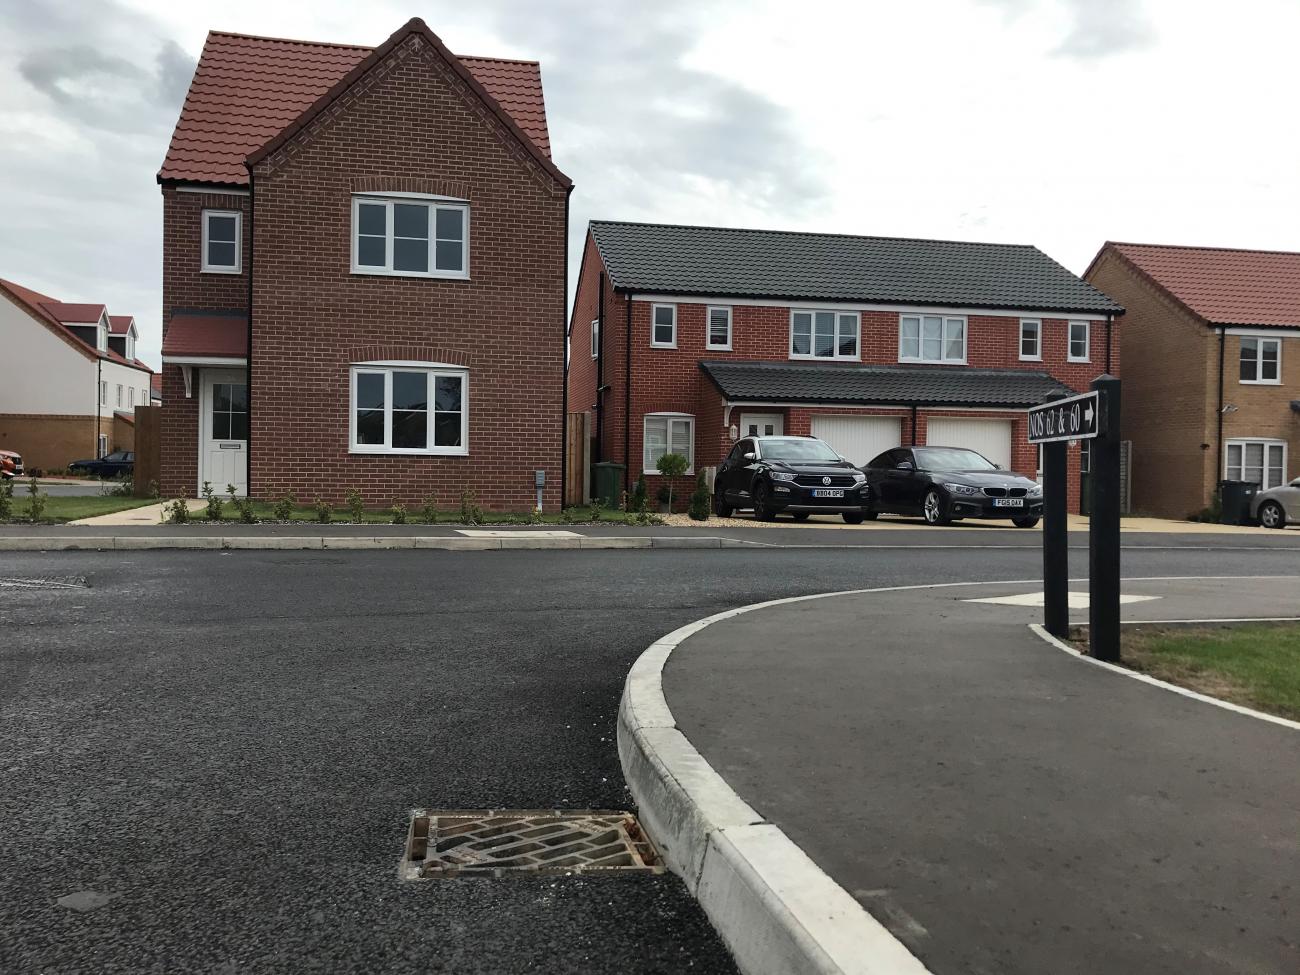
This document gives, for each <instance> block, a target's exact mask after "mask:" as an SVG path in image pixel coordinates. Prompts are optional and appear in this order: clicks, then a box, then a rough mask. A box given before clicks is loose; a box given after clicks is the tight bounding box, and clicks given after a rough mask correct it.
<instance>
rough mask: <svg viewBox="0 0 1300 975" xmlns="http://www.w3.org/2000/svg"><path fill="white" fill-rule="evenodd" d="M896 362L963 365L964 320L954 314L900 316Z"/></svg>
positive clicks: (964, 359) (964, 353) (964, 345)
mask: <svg viewBox="0 0 1300 975" xmlns="http://www.w3.org/2000/svg"><path fill="white" fill-rule="evenodd" d="M898 361H899V362H938V363H941V364H945V365H958V366H961V365H965V364H966V319H965V318H964V317H961V316H958V315H901V316H899V319H898Z"/></svg>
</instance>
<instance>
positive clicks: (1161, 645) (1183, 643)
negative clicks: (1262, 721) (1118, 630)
mask: <svg viewBox="0 0 1300 975" xmlns="http://www.w3.org/2000/svg"><path fill="white" fill-rule="evenodd" d="M1121 654H1122V659H1123V663H1124V665H1125V666H1127V667H1130V668H1132V669H1133V670H1137V671H1141V672H1142V673H1144V674H1150V675H1151V676H1152V677H1157V678H1159V679H1160V680H1163V681H1168V682H1169V683H1171V684H1177V685H1178V686H1180V687H1186V688H1188V689H1190V690H1193V691H1198V692H1200V693H1202V694H1208V695H1210V696H1211V697H1217V698H1221V699H1222V700H1225V701H1231V702H1232V703H1234V704H1241V705H1244V706H1246V707H1250V708H1255V709H1256V710H1259V711H1266V712H1268V713H1269V714H1276V715H1278V716H1279V717H1283V718H1291V719H1293V720H1300V624H1295V623H1289V624H1261V623H1254V624H1251V623H1240V624H1232V625H1223V626H1220V625H1215V626H1206V627H1199V626H1198V627H1131V628H1125V630H1124V633H1123V636H1122V638H1121Z"/></svg>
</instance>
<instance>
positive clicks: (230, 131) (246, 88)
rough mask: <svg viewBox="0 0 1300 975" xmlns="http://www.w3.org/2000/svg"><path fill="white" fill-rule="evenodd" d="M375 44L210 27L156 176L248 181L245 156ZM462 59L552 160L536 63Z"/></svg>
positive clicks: (242, 182)
mask: <svg viewBox="0 0 1300 975" xmlns="http://www.w3.org/2000/svg"><path fill="white" fill-rule="evenodd" d="M408 26H409V25H408ZM421 26H423V25H421ZM404 29H405V28H404ZM426 29H427V28H426ZM372 50H374V49H373V48H368V47H356V46H352V45H346V44H326V43H318V42H315V41H294V40H287V39H282V38H271V37H252V36H249V35H246V34H230V33H226V32H224V31H210V32H209V33H208V39H207V41H206V42H205V43H204V45H203V53H202V54H201V55H200V56H199V63H198V67H197V68H196V69H195V71H194V79H193V80H192V81H191V82H190V90H189V93H188V94H187V95H186V96H185V104H184V105H183V106H182V108H181V114H180V118H179V119H178V120H177V122H176V129H175V131H174V132H173V133H172V141H171V145H170V146H169V147H168V149H167V156H166V158H165V159H164V160H163V165H162V169H161V170H160V171H159V173H158V179H159V181H163V180H180V181H185V182H199V183H222V184H231V185H236V186H246V185H247V184H248V174H247V171H246V170H245V169H244V160H245V159H247V158H248V156H249V155H250V154H251V153H253V152H254V151H256V150H257V149H260V148H261V147H262V146H264V145H266V144H267V143H268V142H269V141H270V140H271V139H273V138H274V137H275V136H276V135H278V134H279V133H280V132H282V131H283V130H284V129H285V128H286V127H287V126H288V125H290V124H291V123H292V122H294V121H295V120H296V119H298V117H299V116H300V115H301V114H302V113H303V112H304V111H306V110H307V109H308V108H310V107H311V106H312V105H313V104H314V103H315V102H316V101H317V100H318V99H319V98H320V97H321V96H322V95H324V94H325V93H326V92H328V91H329V90H330V89H331V88H332V87H333V86H334V85H336V84H337V83H338V82H339V81H341V80H342V79H343V78H344V77H345V76H346V75H347V74H348V72H349V71H351V70H352V69H353V68H355V67H356V66H357V65H358V64H360V63H361V61H362V60H364V59H365V58H366V56H367V55H369V54H370V53H371V51H372ZM453 57H454V55H453ZM459 60H460V61H461V63H462V64H464V65H465V67H466V68H467V69H468V70H469V71H470V73H471V74H472V76H473V77H474V79H475V80H477V81H478V83H479V84H480V85H482V86H483V88H484V89H485V90H486V91H487V93H488V94H489V95H491V96H492V98H494V99H496V101H497V102H498V104H499V105H500V106H501V108H502V109H504V110H505V112H507V113H508V115H509V116H510V118H512V119H513V120H514V121H515V123H516V124H517V125H518V126H519V128H520V129H521V130H522V131H523V132H524V134H525V136H526V137H527V138H528V139H531V140H532V142H533V144H534V145H535V146H536V147H537V149H538V150H539V151H540V152H541V153H542V155H543V156H544V157H546V158H547V159H549V158H550V154H551V142H550V134H549V132H548V131H547V127H546V106H545V103H544V102H543V100H542V80H541V69H540V67H539V66H538V64H537V62H536V61H505V60H498V59H495V58H481V57H468V58H460V59H459Z"/></svg>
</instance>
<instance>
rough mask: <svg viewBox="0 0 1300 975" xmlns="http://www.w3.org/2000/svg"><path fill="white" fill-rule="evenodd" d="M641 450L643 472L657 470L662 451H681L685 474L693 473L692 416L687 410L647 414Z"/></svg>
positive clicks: (672, 452) (650, 472)
mask: <svg viewBox="0 0 1300 975" xmlns="http://www.w3.org/2000/svg"><path fill="white" fill-rule="evenodd" d="M642 452H643V454H644V470H645V473H647V474H658V473H659V459H660V458H661V457H663V455H664V454H681V455H682V456H683V457H685V458H686V473H687V474H693V473H695V417H693V416H691V415H690V414H687V413H647V414H646V417H645V436H644V438H643V439H642Z"/></svg>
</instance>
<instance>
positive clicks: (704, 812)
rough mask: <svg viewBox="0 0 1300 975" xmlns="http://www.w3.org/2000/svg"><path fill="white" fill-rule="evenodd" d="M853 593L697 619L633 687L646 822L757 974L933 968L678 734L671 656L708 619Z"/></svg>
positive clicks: (624, 754)
mask: <svg viewBox="0 0 1300 975" xmlns="http://www.w3.org/2000/svg"><path fill="white" fill-rule="evenodd" d="M897 588H899V589H928V588H932V587H930V586H900V587H897ZM857 591H859V592H861V591H867V590H857ZM847 594H848V593H820V594H816V595H812V596H796V597H792V598H788V599H774V600H769V601H767V602H763V603H755V604H753V605H750V606H742V607H739V608H737V609H732V610H727V611H725V612H722V613H717V614H715V615H713V616H709V617H707V618H705V619H702V620H697V621H696V622H694V623H688V624H687V625H686V626H683V627H680V628H678V629H676V630H674V631H673V632H672V633H669V634H668V635H667V636H665V637H663V638H662V639H660V640H658V641H656V642H655V643H653V644H651V646H650V647H648V648H647V649H646V650H645V652H643V653H642V654H641V656H640V657H639V658H638V659H637V661H636V663H635V664H633V666H632V669H631V671H630V672H629V673H628V677H627V682H626V683H625V684H624V686H623V697H622V700H621V701H620V702H619V712H618V733H617V738H618V754H619V760H620V761H621V762H622V765H623V774H624V776H625V777H626V779H627V782H628V787H629V788H630V789H631V791H632V795H633V797H634V798H635V799H636V802H637V807H638V811H639V814H640V817H641V823H642V825H643V826H644V827H645V828H646V831H647V832H648V833H649V835H650V836H651V838H652V839H653V840H654V841H655V843H656V844H657V845H658V847H659V850H660V853H661V854H662V855H663V857H664V861H665V863H666V864H667V865H668V867H669V869H671V870H672V871H673V872H674V873H676V874H677V875H678V876H680V877H681V878H682V879H683V880H684V881H685V882H686V886H687V887H688V888H689V889H690V891H691V893H692V894H693V895H694V896H695V898H696V899H697V900H698V901H699V902H700V905H701V906H702V907H703V908H704V911H705V913H706V914H707V915H708V916H709V920H710V921H712V923H713V926H714V927H715V928H716V929H717V931H718V933H719V934H720V935H721V936H722V939H723V941H725V942H726V943H727V946H728V947H729V948H730V949H731V952H732V955H733V956H734V957H735V959H736V964H737V965H738V966H739V968H740V970H741V971H742V972H744V973H745V975H785V973H788V972H801V973H804V972H808V973H819V975H850V973H853V975H868V973H870V975H928V972H927V969H926V968H925V966H924V965H922V964H921V962H920V961H918V960H917V958H916V957H915V956H914V955H912V954H911V952H909V951H908V950H907V948H906V947H904V946H903V944H902V943H901V942H900V941H898V940H897V939H896V938H894V936H893V935H892V934H890V933H889V931H888V930H887V929H886V928H885V927H884V926H883V925H881V924H880V922H878V921H877V920H876V919H875V918H873V917H872V916H871V915H870V914H869V913H868V912H867V911H866V910H865V909H864V908H863V907H862V906H861V905H860V904H858V902H857V901H856V900H854V898H853V897H852V896H851V895H850V894H849V893H848V892H847V891H846V890H844V888H842V887H840V886H839V885H838V884H837V883H835V881H834V880H832V879H831V878H830V877H829V876H828V875H827V874H826V873H825V872H824V871H823V870H821V868H819V867H818V866H817V865H816V864H815V863H813V862H812V860H810V859H809V858H808V856H807V854H805V853H804V852H803V851H802V850H801V849H799V847H798V846H796V845H795V843H794V842H793V841H791V840H790V838H789V837H787V836H786V835H785V834H784V833H783V832H782V831H781V830H780V829H779V828H778V827H776V826H774V825H772V824H771V823H768V822H765V821H764V820H763V818H762V816H760V815H759V814H758V813H757V812H756V811H755V810H754V809H753V808H752V807H751V806H750V805H749V804H748V803H746V802H745V801H744V800H743V799H741V798H740V796H738V795H737V794H736V793H735V791H734V790H733V789H732V788H731V787H730V786H729V785H727V783H726V781H725V780H723V778H722V776H720V775H719V774H718V773H717V771H715V770H714V768H713V767H712V766H711V765H710V764H709V763H708V762H707V761H706V760H705V759H704V757H703V756H702V755H701V754H700V753H699V752H698V751H697V750H696V748H695V747H694V746H693V745H692V744H691V743H690V742H689V741H688V740H687V739H686V736H685V735H683V734H682V733H681V731H679V730H678V728H677V725H676V721H675V720H674V718H673V715H672V711H671V709H670V708H669V707H668V702H667V700H666V699H665V697H664V693H663V668H664V664H665V663H667V661H668V657H669V655H670V654H671V653H672V652H673V650H674V649H676V648H677V646H678V645H679V644H681V643H682V642H683V641H684V640H686V639H687V638H688V637H690V636H691V635H692V634H694V633H697V632H699V631H700V630H702V629H704V628H705V627H707V626H710V625H712V624H713V623H717V622H719V621H721V620H725V619H730V618H731V617H733V616H738V615H740V614H741V613H748V612H753V611H754V610H757V609H764V608H767V607H770V606H779V605H782V604H785V603H793V602H802V601H806V600H809V599H821V598H826V597H830V596H840V595H847Z"/></svg>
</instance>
